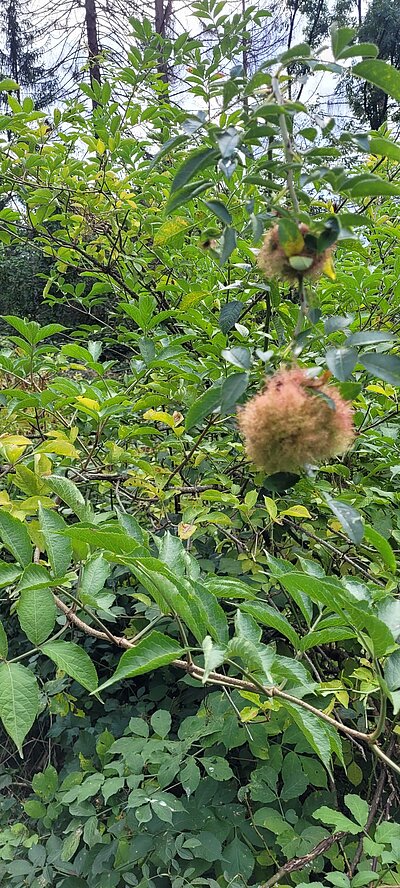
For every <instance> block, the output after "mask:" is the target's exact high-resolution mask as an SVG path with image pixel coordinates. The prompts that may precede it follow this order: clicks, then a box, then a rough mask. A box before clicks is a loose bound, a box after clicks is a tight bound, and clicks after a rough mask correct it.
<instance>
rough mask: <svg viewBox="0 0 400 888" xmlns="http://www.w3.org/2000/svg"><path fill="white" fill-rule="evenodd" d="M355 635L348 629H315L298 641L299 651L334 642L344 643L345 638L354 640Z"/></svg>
mask: <svg viewBox="0 0 400 888" xmlns="http://www.w3.org/2000/svg"><path fill="white" fill-rule="evenodd" d="M355 637H356V633H355V632H354V631H353V630H352V629H351V628H350V627H349V628H348V629H347V628H345V627H342V626H334V627H332V629H315V630H314V631H313V632H309V633H308V635H305V636H304V638H302V639H301V641H300V650H301V651H309V650H310V649H311V648H313V647H320V646H321V645H323V644H332V642H334V641H345V640H346V639H347V638H355Z"/></svg>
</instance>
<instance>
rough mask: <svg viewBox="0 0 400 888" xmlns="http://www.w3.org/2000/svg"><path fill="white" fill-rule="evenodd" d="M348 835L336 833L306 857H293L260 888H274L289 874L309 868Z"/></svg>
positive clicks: (323, 840) (319, 843)
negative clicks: (316, 859) (317, 858)
mask: <svg viewBox="0 0 400 888" xmlns="http://www.w3.org/2000/svg"><path fill="white" fill-rule="evenodd" d="M346 835H347V833H345V832H339V833H335V834H334V835H333V836H328V837H327V838H326V839H322V841H321V842H318V845H316V846H315V848H313V849H312V851H309V853H308V854H305V855H304V857H292V859H291V860H288V862H287V863H284V865H283V866H281V868H280V869H279V870H278V872H277V873H275V875H274V876H271V878H270V879H268V880H267V882H263V883H262V885H260V888H272V886H273V885H276V884H277V882H280V881H281V879H283V877H284V876H286V875H287V874H288V873H293V872H295V870H299V869H303V867H305V866H309V865H310V863H312V861H313V860H315V858H316V857H319V855H320V854H323V853H324V851H327V850H328V848H330V847H331V846H332V845H334V844H335V842H338V841H340V839H343V838H344V836H346Z"/></svg>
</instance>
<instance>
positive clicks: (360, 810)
mask: <svg viewBox="0 0 400 888" xmlns="http://www.w3.org/2000/svg"><path fill="white" fill-rule="evenodd" d="M344 803H345V805H346V806H347V808H348V809H349V811H351V813H352V815H353V817H354V820H356V821H357V823H359V824H360V826H362V827H365V826H366V825H367V820H368V815H369V806H368V802H366V801H365V799H361V798H360V796H358V795H353V794H352V793H348V794H347V795H345V797H344Z"/></svg>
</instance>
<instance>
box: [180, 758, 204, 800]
mask: <svg viewBox="0 0 400 888" xmlns="http://www.w3.org/2000/svg"><path fill="white" fill-rule="evenodd" d="M200 777H201V775H200V768H199V766H198V765H197V764H196V760H195V759H194V758H193V757H190V758H188V759H187V762H186V764H185V767H184V768H182V770H181V771H180V774H179V779H180V781H181V784H182V786H183V788H184V790H185V793H186V795H187V797H188V798H189V797H190V796H191V795H192V793H193V792H195V791H196V789H197V787H198V785H199V783H200Z"/></svg>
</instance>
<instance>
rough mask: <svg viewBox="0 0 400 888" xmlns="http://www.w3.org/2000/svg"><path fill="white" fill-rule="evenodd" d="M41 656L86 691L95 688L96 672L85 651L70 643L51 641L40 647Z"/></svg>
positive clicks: (96, 682) (96, 681)
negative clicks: (50, 661)
mask: <svg viewBox="0 0 400 888" xmlns="http://www.w3.org/2000/svg"><path fill="white" fill-rule="evenodd" d="M41 651H42V654H44V655H45V656H46V657H50V660H53V663H55V664H56V666H57V668H58V669H61V670H62V671H63V672H66V674H67V675H70V676H71V678H74V679H75V681H77V682H79V684H81V685H82V687H84V688H86V690H87V691H94V690H95V689H96V687H97V684H98V680H97V672H96V669H95V667H94V665H93V663H92V661H91V659H90V657H89V655H88V654H87V653H86V651H85V650H84V649H83V648H82V647H79V645H78V644H74V643H73V642H72V641H51V642H48V643H47V644H44V645H42V647H41Z"/></svg>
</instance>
